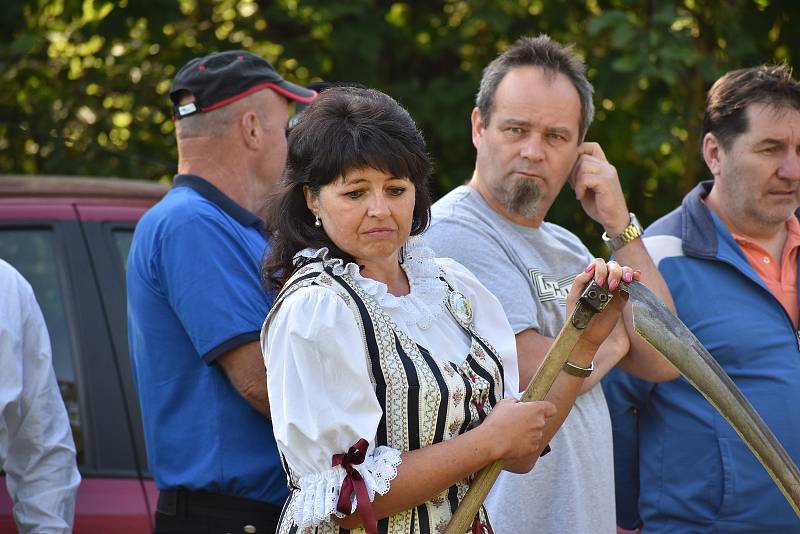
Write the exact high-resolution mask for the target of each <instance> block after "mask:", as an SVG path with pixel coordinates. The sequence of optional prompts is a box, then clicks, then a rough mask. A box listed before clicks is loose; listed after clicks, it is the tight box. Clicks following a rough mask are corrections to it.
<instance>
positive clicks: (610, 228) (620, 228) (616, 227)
mask: <svg viewBox="0 0 800 534" xmlns="http://www.w3.org/2000/svg"><path fill="white" fill-rule="evenodd" d="M630 222H631V218H630V213H628V212H627V211H626V212H625V214H624V215H623V216H622V217H620V218H618V219H617V220H615V221H614V222H613V223H612V224H609V225H607V226H606V225H605V224H604V225H603V230H604V231H605V233H606V235H608V236H618V235H619V234H621V233H622V232H624V231H625V228H627V227H628V225H629V224H630Z"/></svg>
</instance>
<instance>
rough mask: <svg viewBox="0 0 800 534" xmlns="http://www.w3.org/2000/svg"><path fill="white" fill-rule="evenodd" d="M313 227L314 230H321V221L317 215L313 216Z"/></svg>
mask: <svg viewBox="0 0 800 534" xmlns="http://www.w3.org/2000/svg"><path fill="white" fill-rule="evenodd" d="M314 226H315V227H316V228H322V221H320V220H319V215H315V216H314Z"/></svg>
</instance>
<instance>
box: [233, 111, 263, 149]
mask: <svg viewBox="0 0 800 534" xmlns="http://www.w3.org/2000/svg"><path fill="white" fill-rule="evenodd" d="M260 121H261V118H260V117H259V116H258V113H256V112H255V111H252V110H248V111H245V112H244V113H243V114H242V116H241V118H240V119H239V128H240V131H241V133H242V138H243V139H244V144H245V145H247V148H251V149H253V150H258V149H260V148H261V144H262V143H263V142H264V130H263V129H262V128H261V122H260Z"/></svg>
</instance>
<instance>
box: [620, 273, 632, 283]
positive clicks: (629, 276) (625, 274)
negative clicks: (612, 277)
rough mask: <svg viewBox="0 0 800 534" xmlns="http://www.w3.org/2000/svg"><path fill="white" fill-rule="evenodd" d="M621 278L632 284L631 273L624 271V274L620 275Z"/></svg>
mask: <svg viewBox="0 0 800 534" xmlns="http://www.w3.org/2000/svg"><path fill="white" fill-rule="evenodd" d="M622 278H623V279H624V280H625V281H626V282H633V273H632V272H630V271H625V273H624V274H623V275H622Z"/></svg>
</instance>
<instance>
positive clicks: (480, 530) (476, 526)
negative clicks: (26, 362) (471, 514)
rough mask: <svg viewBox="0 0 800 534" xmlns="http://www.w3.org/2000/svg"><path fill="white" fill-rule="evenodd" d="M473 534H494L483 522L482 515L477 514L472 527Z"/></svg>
mask: <svg viewBox="0 0 800 534" xmlns="http://www.w3.org/2000/svg"><path fill="white" fill-rule="evenodd" d="M470 532H471V534H494V531H493V530H492V528H491V527H490V526H489V525H488V524H486V523H484V522H483V521H481V513H480V512H478V513H477V514H475V519H473V520H472V526H471V527H470Z"/></svg>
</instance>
